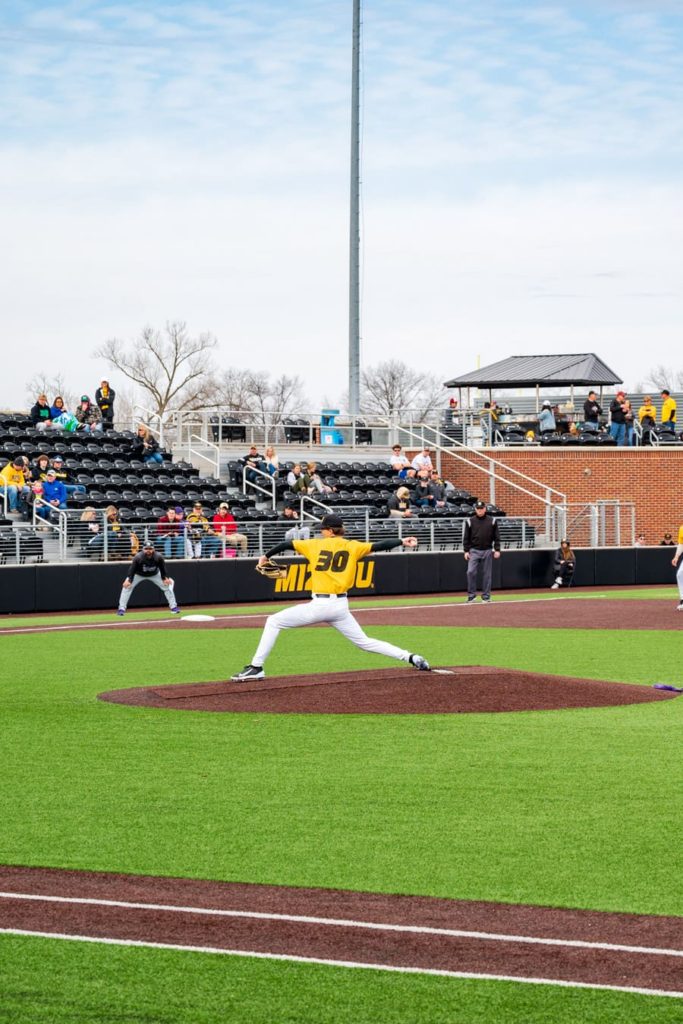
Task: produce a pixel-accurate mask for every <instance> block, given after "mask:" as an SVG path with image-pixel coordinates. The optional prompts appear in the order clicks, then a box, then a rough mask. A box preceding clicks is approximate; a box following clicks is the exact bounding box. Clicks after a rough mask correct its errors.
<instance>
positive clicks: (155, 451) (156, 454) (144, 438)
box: [131, 423, 164, 462]
mask: <svg viewBox="0 0 683 1024" xmlns="http://www.w3.org/2000/svg"><path fill="white" fill-rule="evenodd" d="M131 452H132V453H133V455H134V456H136V457H137V458H139V459H141V460H142V461H143V462H163V461H164V457H163V455H162V454H161V452H160V451H159V442H158V441H157V439H156V437H155V436H154V434H153V433H152V431H151V430H150V429H149V427H146V426H145V424H144V423H141V424H140V426H139V427H138V429H137V431H136V434H135V440H134V441H133V446H132V448H131Z"/></svg>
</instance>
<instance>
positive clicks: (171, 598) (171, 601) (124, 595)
mask: <svg viewBox="0 0 683 1024" xmlns="http://www.w3.org/2000/svg"><path fill="white" fill-rule="evenodd" d="M143 580H149V582H150V583H154V585H155V586H157V587H158V588H159V590H160V591H161V592H162V593H163V595H164V597H165V598H166V600H167V601H168V607H169V608H175V606H176V605H177V603H178V602H177V601H176V599H175V592H174V590H173V580H171V583H170V585H169V586H166V584H165V583H164V581H163V580H162V578H161V573H160V572H157V573H155V574H154V576H133V582H132V583H131V585H130V586H129V587H122V588H121V596H120V597H119V608H123V610H124V611H125V610H126V608H127V607H128V602H129V601H130V595H131V594H132V593H133V591H134V590H135V588H136V587H137V585H138V583H142V581H143Z"/></svg>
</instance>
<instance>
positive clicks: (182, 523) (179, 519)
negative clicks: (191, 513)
mask: <svg viewBox="0 0 683 1024" xmlns="http://www.w3.org/2000/svg"><path fill="white" fill-rule="evenodd" d="M175 521H176V523H177V524H178V527H179V528H180V530H181V531H182V534H183V537H184V538H185V557H186V558H192V549H191V547H190V539H189V537H188V535H187V520H186V518H185V509H184V508H183V506H182V505H176V507H175Z"/></svg>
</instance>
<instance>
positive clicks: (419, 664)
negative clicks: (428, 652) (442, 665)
mask: <svg viewBox="0 0 683 1024" xmlns="http://www.w3.org/2000/svg"><path fill="white" fill-rule="evenodd" d="M409 661H410V664H411V665H412V666H413V668H417V669H419V670H420V672H431V667H430V665H429V662H428V661H427V659H426V658H423V657H422V655H421V654H411V655H410V658H409Z"/></svg>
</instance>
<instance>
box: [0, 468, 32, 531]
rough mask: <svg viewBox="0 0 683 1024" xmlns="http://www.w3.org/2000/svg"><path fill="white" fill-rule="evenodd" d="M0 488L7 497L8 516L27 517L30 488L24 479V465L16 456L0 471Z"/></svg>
mask: <svg viewBox="0 0 683 1024" xmlns="http://www.w3.org/2000/svg"><path fill="white" fill-rule="evenodd" d="M0 487H1V488H2V491H3V493H4V494H5V495H6V496H7V508H8V512H9V514H10V515H15V516H24V517H27V516H28V501H29V498H30V495H31V488H30V487H29V484H28V481H27V479H26V472H25V463H24V460H23V459H22V458H20V457H19V456H17V458H15V459H14V460H13V461H12V462H8V463H7V464H6V465H5V466H3V468H2V470H0Z"/></svg>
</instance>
